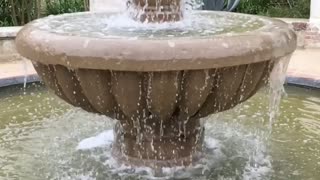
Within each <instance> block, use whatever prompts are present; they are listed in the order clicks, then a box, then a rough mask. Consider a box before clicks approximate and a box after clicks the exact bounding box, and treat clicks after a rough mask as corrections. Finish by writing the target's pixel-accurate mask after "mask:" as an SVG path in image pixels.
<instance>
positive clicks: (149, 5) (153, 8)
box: [128, 0, 182, 22]
mask: <svg viewBox="0 0 320 180" xmlns="http://www.w3.org/2000/svg"><path fill="white" fill-rule="evenodd" d="M128 2H129V3H132V4H133V8H134V9H135V10H136V12H137V13H136V14H135V15H134V16H135V18H136V19H138V20H140V21H141V22H166V21H179V20H180V19H181V18H182V12H181V7H180V5H181V2H180V0H129V1H128Z"/></svg>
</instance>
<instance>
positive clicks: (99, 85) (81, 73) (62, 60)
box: [16, 0, 296, 168]
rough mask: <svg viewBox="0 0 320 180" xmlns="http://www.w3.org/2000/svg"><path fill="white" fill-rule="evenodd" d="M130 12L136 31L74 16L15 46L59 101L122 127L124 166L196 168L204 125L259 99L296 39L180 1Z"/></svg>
mask: <svg viewBox="0 0 320 180" xmlns="http://www.w3.org/2000/svg"><path fill="white" fill-rule="evenodd" d="M130 6H131V8H132V9H133V11H132V12H133V13H131V14H130V15H131V16H132V19H134V21H135V22H134V21H133V20H130V23H132V25H131V24H129V25H117V18H116V17H117V16H118V15H117V14H115V13H108V12H102V13H76V14H67V15H60V16H51V17H47V18H44V19H40V20H36V21H34V22H32V23H30V24H28V25H26V26H25V27H24V28H23V29H22V30H21V32H20V33H19V34H18V36H17V39H16V42H17V49H18V51H19V53H20V54H21V55H22V56H24V57H26V58H28V59H30V60H32V62H33V64H34V67H35V69H36V70H37V72H38V74H39V75H40V77H41V78H42V80H43V81H44V82H45V84H46V85H47V87H49V88H50V89H52V90H53V91H54V92H55V94H56V95H57V96H59V97H60V98H62V99H63V100H65V101H66V102H68V103H69V104H71V105H73V106H76V107H81V108H82V109H84V110H86V111H88V112H92V113H99V114H103V115H106V116H108V117H111V118H114V119H117V120H118V123H117V124H116V126H115V128H114V129H115V131H114V132H115V134H116V135H115V141H114V143H113V155H114V158H115V159H117V160H118V162H121V163H124V164H130V165H133V166H147V167H151V168H158V167H172V166H188V165H192V164H193V163H195V162H196V161H197V160H198V159H199V158H200V157H201V155H202V154H201V152H202V143H203V138H204V130H205V127H204V126H203V123H202V122H201V121H200V119H201V118H203V117H206V116H208V115H210V114H213V113H218V112H222V111H226V110H228V109H231V108H233V107H234V106H236V105H237V104H239V103H241V102H244V101H246V100H247V99H249V98H250V97H252V96H253V95H254V94H255V93H256V92H257V91H258V90H259V89H260V88H261V87H262V86H264V85H265V84H267V83H268V79H269V76H270V73H271V71H272V70H273V67H274V66H275V64H277V63H281V61H284V59H288V57H290V55H291V53H292V52H293V51H294V50H295V48H296V35H295V34H294V32H293V31H292V30H291V29H289V28H288V26H287V24H285V23H284V22H282V21H279V20H274V19H270V18H264V17H256V16H249V15H244V14H236V13H225V12H206V11H201V12H198V11H195V12H192V13H191V14H185V13H184V12H183V2H180V0H162V1H152V0H149V1H148V3H146V2H145V1H144V0H133V1H132V2H131V4H130ZM108 20H109V21H108ZM128 21H129V20H128ZM138 21H142V22H138ZM112 22H115V23H114V24H115V25H112V24H113V23H112ZM157 27H159V29H157Z"/></svg>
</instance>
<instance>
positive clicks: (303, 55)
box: [0, 49, 320, 88]
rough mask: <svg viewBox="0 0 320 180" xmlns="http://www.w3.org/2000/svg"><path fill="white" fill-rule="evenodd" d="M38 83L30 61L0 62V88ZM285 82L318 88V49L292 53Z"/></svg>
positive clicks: (319, 78) (319, 64)
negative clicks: (25, 82) (24, 83)
mask: <svg viewBox="0 0 320 180" xmlns="http://www.w3.org/2000/svg"><path fill="white" fill-rule="evenodd" d="M25 76H27V81H28V82H33V81H39V77H38V75H37V73H36V72H35V70H34V68H33V66H32V64H31V62H30V61H28V60H25V61H4V62H0V87H3V86H8V85H13V84H21V83H23V82H24V80H25ZM287 82H288V83H290V84H297V85H303V86H310V87H317V88H320V49H299V50H297V51H295V52H294V54H293V56H292V58H291V61H290V64H289V68H288V73H287Z"/></svg>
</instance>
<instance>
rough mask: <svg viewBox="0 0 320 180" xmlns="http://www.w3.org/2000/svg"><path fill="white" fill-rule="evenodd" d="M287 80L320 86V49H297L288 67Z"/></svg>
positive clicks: (292, 82) (298, 83) (293, 82)
mask: <svg viewBox="0 0 320 180" xmlns="http://www.w3.org/2000/svg"><path fill="white" fill-rule="evenodd" d="M287 82H288V83H291V84H297V85H303V86H311V87H317V88H320V49H302V50H297V51H295V52H294V54H293V55H292V58H291V61H290V64H289V67H288V72H287Z"/></svg>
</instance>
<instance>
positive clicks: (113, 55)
mask: <svg viewBox="0 0 320 180" xmlns="http://www.w3.org/2000/svg"><path fill="white" fill-rule="evenodd" d="M199 13H202V12H199ZM205 13H220V14H225V15H228V14H229V15H230V14H231V13H227V12H205ZM232 14H234V13H232ZM239 15H240V16H251V15H242V14H239ZM253 17H256V16H253ZM261 19H263V20H264V21H266V22H267V23H268V24H267V25H265V26H264V27H262V28H260V29H258V30H255V31H252V32H246V33H238V34H234V35H229V36H226V35H215V36H212V37H210V38H207V39H203V38H199V39H197V38H173V39H171V40H170V43H174V47H172V46H170V45H169V42H168V40H148V39H138V40H134V41H128V40H127V39H98V38H88V37H76V36H66V35H58V34H54V33H50V32H46V31H43V30H40V29H37V28H35V27H34V26H33V24H32V23H30V24H28V25H27V26H25V27H24V28H23V29H22V30H21V31H20V32H19V34H18V36H17V39H16V42H17V50H18V52H19V53H20V54H21V55H22V56H24V57H26V58H28V59H31V60H33V61H38V62H40V63H43V64H54V65H56V64H60V65H63V66H66V67H72V68H86V69H108V70H118V71H145V72H148V71H175V70H196V69H211V68H219V67H227V66H237V65H241V64H251V63H255V62H261V61H266V60H270V59H274V58H278V57H282V56H285V55H288V54H290V53H292V52H293V51H294V50H295V49H296V44H297V37H296V34H295V33H294V31H293V30H292V29H290V28H289V27H288V25H287V24H286V23H285V22H283V21H280V20H276V19H271V18H266V17H261ZM48 39H50V41H49V42H48V41H47V40H48ZM88 40H89V41H90V43H89V44H88V46H87V47H86V48H84V47H83V44H85V43H86V42H88ZM226 44H227V46H226ZM123 52H127V53H123Z"/></svg>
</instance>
